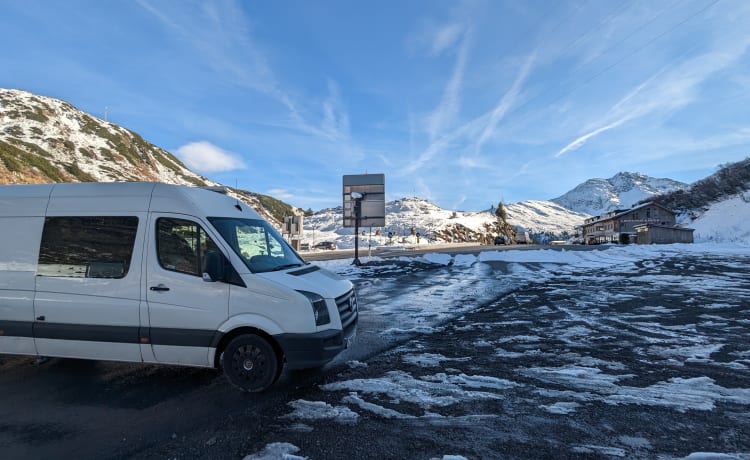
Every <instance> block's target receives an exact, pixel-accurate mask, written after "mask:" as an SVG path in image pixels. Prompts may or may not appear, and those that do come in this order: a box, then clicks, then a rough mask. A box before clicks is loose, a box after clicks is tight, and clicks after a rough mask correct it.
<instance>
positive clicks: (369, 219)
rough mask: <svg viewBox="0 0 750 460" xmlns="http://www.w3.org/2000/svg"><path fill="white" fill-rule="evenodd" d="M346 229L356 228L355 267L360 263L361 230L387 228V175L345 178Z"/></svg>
mask: <svg viewBox="0 0 750 460" xmlns="http://www.w3.org/2000/svg"><path fill="white" fill-rule="evenodd" d="M343 205H344V206H343V208H344V227H354V262H353V264H354V265H360V261H359V228H360V227H370V229H371V230H372V227H384V226H385V174H356V175H353V174H349V175H345V176H344V177H343Z"/></svg>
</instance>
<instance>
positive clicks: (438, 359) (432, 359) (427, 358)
mask: <svg viewBox="0 0 750 460" xmlns="http://www.w3.org/2000/svg"><path fill="white" fill-rule="evenodd" d="M401 359H402V360H403V361H404V362H405V363H409V364H414V365H417V366H422V367H438V366H440V364H441V363H442V362H443V361H459V362H465V361H471V358H447V357H445V356H443V355H439V354H435V353H423V354H420V355H404V356H403V357H402V358H401Z"/></svg>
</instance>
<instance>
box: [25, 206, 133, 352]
mask: <svg viewBox="0 0 750 460" xmlns="http://www.w3.org/2000/svg"><path fill="white" fill-rule="evenodd" d="M145 227H146V213H145V212H144V213H128V214H123V215H114V216H113V215H73V216H71V215H67V216H65V215H60V216H48V217H46V218H45V219H44V228H43V230H42V238H41V247H40V250H39V262H38V265H37V273H36V279H35V284H36V295H35V297H34V316H35V321H34V324H33V334H34V341H35V343H36V348H37V351H38V353H39V354H40V355H43V356H59V357H70V358H89V359H105V360H120V361H141V353H140V346H139V328H140V308H139V305H140V301H141V261H142V256H143V247H144V244H143V243H144V236H143V235H144V233H145Z"/></svg>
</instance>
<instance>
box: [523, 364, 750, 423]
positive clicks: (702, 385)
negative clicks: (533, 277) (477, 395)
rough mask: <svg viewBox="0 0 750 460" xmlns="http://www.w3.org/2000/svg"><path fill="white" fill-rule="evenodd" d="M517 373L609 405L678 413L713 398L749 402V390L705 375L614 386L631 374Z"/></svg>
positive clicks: (710, 403)
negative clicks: (576, 390)
mask: <svg viewBox="0 0 750 460" xmlns="http://www.w3.org/2000/svg"><path fill="white" fill-rule="evenodd" d="M519 372H520V373H521V374H523V375H526V376H529V377H532V378H536V379H538V380H541V381H543V382H547V383H551V384H558V385H559V384H562V385H566V386H569V387H573V388H577V389H580V390H584V391H585V392H586V396H585V399H586V400H592V399H596V400H599V401H602V402H604V403H606V404H611V405H619V404H638V405H644V406H661V407H668V408H671V409H674V410H676V411H678V412H686V411H688V410H691V409H692V410H712V409H713V408H714V407H715V403H716V402H717V401H722V402H729V403H735V404H744V405H750V389H744V388H724V387H721V386H719V385H716V384H715V383H714V380H713V379H711V378H709V377H696V378H687V379H684V378H679V377H678V378H672V379H670V380H668V381H666V382H659V383H656V384H654V385H651V386H648V387H645V388H640V387H629V386H619V385H617V382H618V381H619V380H622V379H624V378H627V377H632V375H610V374H602V373H601V371H600V370H599V369H596V368H585V367H578V366H572V367H559V368H549V367H546V368H530V369H521V370H520V371H519ZM547 391H549V390H547ZM548 394H550V395H553V394H559V393H548Z"/></svg>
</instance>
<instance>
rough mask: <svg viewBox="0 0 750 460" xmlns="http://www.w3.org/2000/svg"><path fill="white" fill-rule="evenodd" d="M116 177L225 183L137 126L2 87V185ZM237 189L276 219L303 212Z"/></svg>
mask: <svg viewBox="0 0 750 460" xmlns="http://www.w3.org/2000/svg"><path fill="white" fill-rule="evenodd" d="M111 181H158V182H164V183H168V184H182V185H199V186H205V185H213V186H216V185H220V184H217V183H214V182H211V181H209V180H208V179H206V178H205V177H202V176H200V175H198V174H195V173H194V172H192V171H191V170H189V169H188V168H186V167H185V165H183V164H182V162H180V160H178V159H177V158H175V157H174V156H173V155H172V154H170V153H169V152H167V151H166V150H164V149H161V148H159V147H157V146H155V145H153V144H150V143H149V142H146V141H145V140H144V139H143V138H142V137H141V136H139V135H138V134H136V133H135V132H133V131H130V130H128V129H126V128H123V127H120V126H118V125H115V124H114V123H108V122H106V121H104V120H101V119H98V118H96V117H94V116H92V115H89V114H87V113H85V112H82V111H80V110H78V109H76V108H75V107H73V106H72V105H71V104H69V103H67V102H64V101H61V100H58V99H53V98H50V97H45V96H39V95H35V94H32V93H29V92H26V91H19V90H12V89H2V88H0V184H28V183H44V182H111ZM233 192H234V194H235V196H237V197H238V198H240V199H241V200H243V201H245V202H246V203H248V204H249V205H250V206H252V207H253V208H255V209H257V210H258V211H259V212H260V213H261V214H262V215H264V217H266V218H267V219H270V220H272V221H277V222H278V220H280V219H281V218H282V217H283V215H284V214H286V213H291V212H295V213H299V210H297V209H296V208H292V207H291V206H289V205H287V204H285V203H283V202H281V201H278V200H276V199H274V198H271V197H267V196H264V195H259V194H256V193H252V192H247V191H243V190H235V191H233Z"/></svg>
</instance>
